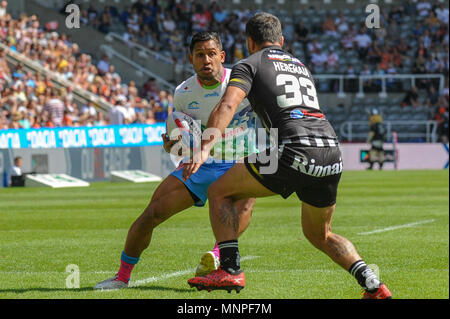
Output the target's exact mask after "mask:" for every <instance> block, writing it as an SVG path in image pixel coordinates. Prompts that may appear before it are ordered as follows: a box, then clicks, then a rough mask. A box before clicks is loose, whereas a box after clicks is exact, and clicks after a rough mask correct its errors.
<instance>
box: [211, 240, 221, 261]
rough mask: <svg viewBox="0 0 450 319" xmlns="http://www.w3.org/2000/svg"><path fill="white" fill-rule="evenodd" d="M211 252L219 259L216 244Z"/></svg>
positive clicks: (218, 250)
mask: <svg viewBox="0 0 450 319" xmlns="http://www.w3.org/2000/svg"><path fill="white" fill-rule="evenodd" d="M211 251H212V252H213V254H214V255H215V256H216V257H217V258H220V249H219V245H217V242H216V244H215V245H214V248H213V250H211Z"/></svg>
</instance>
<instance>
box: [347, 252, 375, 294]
mask: <svg viewBox="0 0 450 319" xmlns="http://www.w3.org/2000/svg"><path fill="white" fill-rule="evenodd" d="M348 271H349V272H350V274H351V275H352V276H354V277H355V278H356V280H357V281H358V283H359V284H360V286H361V287H363V288H364V289H365V290H367V291H369V292H373V291H375V290H377V289H378V288H379V287H380V284H381V282H380V280H379V279H378V277H377V275H375V273H374V272H373V270H372V269H370V268H369V267H367V265H366V263H365V262H364V261H362V260H358V261H357V262H355V263H354V264H353V265H352V266H351V267H350V269H349V270H348Z"/></svg>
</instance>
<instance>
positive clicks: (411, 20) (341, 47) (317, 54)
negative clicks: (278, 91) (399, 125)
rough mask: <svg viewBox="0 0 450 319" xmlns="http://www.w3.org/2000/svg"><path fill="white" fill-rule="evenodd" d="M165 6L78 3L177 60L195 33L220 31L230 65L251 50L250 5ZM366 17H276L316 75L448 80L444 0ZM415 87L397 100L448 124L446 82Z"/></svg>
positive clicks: (331, 13)
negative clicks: (374, 20) (374, 22)
mask: <svg viewBox="0 0 450 319" xmlns="http://www.w3.org/2000/svg"><path fill="white" fill-rule="evenodd" d="M71 2H73V1H71ZM71 2H69V3H71ZM75 3H77V2H76V1H75ZM165 3H166V5H165V6H163V5H160V4H159V2H158V0H152V1H146V2H144V1H142V0H137V1H136V2H134V4H132V5H129V6H125V7H124V8H123V9H121V10H120V9H118V8H116V7H115V6H113V5H110V4H108V5H106V6H105V7H104V8H103V9H102V10H97V9H96V8H95V7H94V6H93V5H92V4H91V5H89V6H87V7H83V5H82V4H79V5H81V9H82V10H81V12H82V23H84V24H86V25H91V26H94V27H95V28H97V29H98V30H99V31H101V32H104V33H108V32H109V31H110V29H111V28H112V26H113V24H114V23H119V24H121V25H122V26H123V27H122V29H123V30H124V31H123V34H122V36H123V38H124V39H125V40H126V41H129V42H135V43H139V44H141V45H144V46H146V47H148V48H149V49H151V50H154V51H160V52H161V53H163V54H166V55H168V56H170V57H172V58H173V60H174V61H175V62H177V63H187V61H186V56H187V48H188V47H189V45H188V44H189V41H190V39H191V37H192V35H193V34H194V33H195V32H198V31H203V30H213V31H217V32H219V33H220V35H221V39H222V41H223V46H224V50H225V52H226V61H225V63H229V64H232V63H235V62H237V61H238V60H240V59H242V58H244V57H246V56H247V55H248V52H247V49H246V45H245V36H244V32H245V24H246V22H247V20H248V19H249V17H251V16H252V15H253V14H254V13H255V10H253V9H251V8H250V9H249V8H246V9H243V8H240V9H239V8H237V7H236V9H235V10H232V11H231V10H224V9H223V8H222V6H221V3H220V2H219V1H210V2H209V4H203V3H200V2H198V1H195V0H193V1H190V0H180V1H175V0H170V1H167V2H165ZM302 10H303V9H302ZM275 11H276V10H275ZM281 11H282V10H280V14H281ZM275 13H276V14H278V13H277V12H275ZM366 15H367V14H366V13H364V12H362V11H361V10H359V11H358V9H356V10H352V9H344V10H325V9H320V8H319V9H315V8H314V7H313V6H311V7H310V8H309V9H305V10H303V14H302V15H299V14H298V12H287V13H286V12H285V13H283V14H281V18H282V19H281V20H282V23H283V28H284V29H283V34H284V36H285V47H286V48H287V49H288V51H290V52H292V53H294V54H295V55H297V56H300V57H303V59H304V62H306V64H307V65H308V67H309V68H310V69H311V70H312V71H313V73H341V74H348V75H384V74H402V73H403V74H404V73H414V74H443V75H445V77H446V78H448V74H449V33H448V27H449V10H448V8H446V7H445V6H444V5H443V4H442V3H437V2H436V3H433V2H432V1H429V0H419V1H417V2H416V1H412V0H405V1H404V2H403V3H402V5H398V4H396V5H392V6H383V7H381V16H380V18H381V19H380V20H381V21H380V28H373V29H368V28H367V27H366V25H365V17H366ZM337 84H338V82H337V81H334V82H331V84H330V82H328V83H325V86H326V89H325V91H329V90H335V91H337V89H338V85H337ZM349 84H350V85H349ZM363 84H364V90H365V92H378V91H380V89H381V80H378V79H374V80H366V81H364V83H363ZM386 85H387V90H388V91H391V92H392V91H394V92H402V91H403V88H402V86H401V83H400V82H399V81H395V80H388V81H387V83H386ZM416 85H417V88H412V89H411V91H413V92H416V93H417V92H418V90H421V89H422V90H423V91H425V92H426V93H425V94H423V95H421V96H418V97H417V99H416V101H413V102H412V103H410V104H408V103H409V102H410V100H409V99H408V98H407V97H408V96H409V95H410V92H411V91H410V92H408V93H407V94H406V96H405V99H404V100H403V103H402V105H403V106H407V105H411V106H417V105H427V106H428V107H429V114H430V116H429V118H430V119H433V120H437V121H438V122H439V123H441V122H442V123H444V124H445V123H446V122H445V118H447V119H448V104H449V103H448V81H446V83H445V89H444V90H443V91H441V92H439V90H438V86H437V82H436V81H433V80H430V79H420V80H417V81H416ZM345 87H346V90H347V91H350V92H355V91H356V90H357V83H356V82H355V81H352V80H347V81H346V82H345ZM423 91H422V92H423ZM414 94H415V93H414ZM443 119H444V120H443ZM441 126H442V125H441ZM441 131H443V132H445V129H444V130H441Z"/></svg>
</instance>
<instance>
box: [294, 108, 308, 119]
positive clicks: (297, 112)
mask: <svg viewBox="0 0 450 319" xmlns="http://www.w3.org/2000/svg"><path fill="white" fill-rule="evenodd" d="M304 116H305V115H304V114H303V112H302V111H301V110H293V111H291V119H301V118H303V117H304Z"/></svg>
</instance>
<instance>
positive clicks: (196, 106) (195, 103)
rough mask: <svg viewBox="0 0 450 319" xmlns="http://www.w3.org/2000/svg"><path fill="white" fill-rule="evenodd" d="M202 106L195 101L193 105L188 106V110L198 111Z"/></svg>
mask: <svg viewBox="0 0 450 319" xmlns="http://www.w3.org/2000/svg"><path fill="white" fill-rule="evenodd" d="M199 105H200V104H198V102H197V101H193V102H191V103H189V104H188V109H189V110H198V109H199V108H200V106H199Z"/></svg>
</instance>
